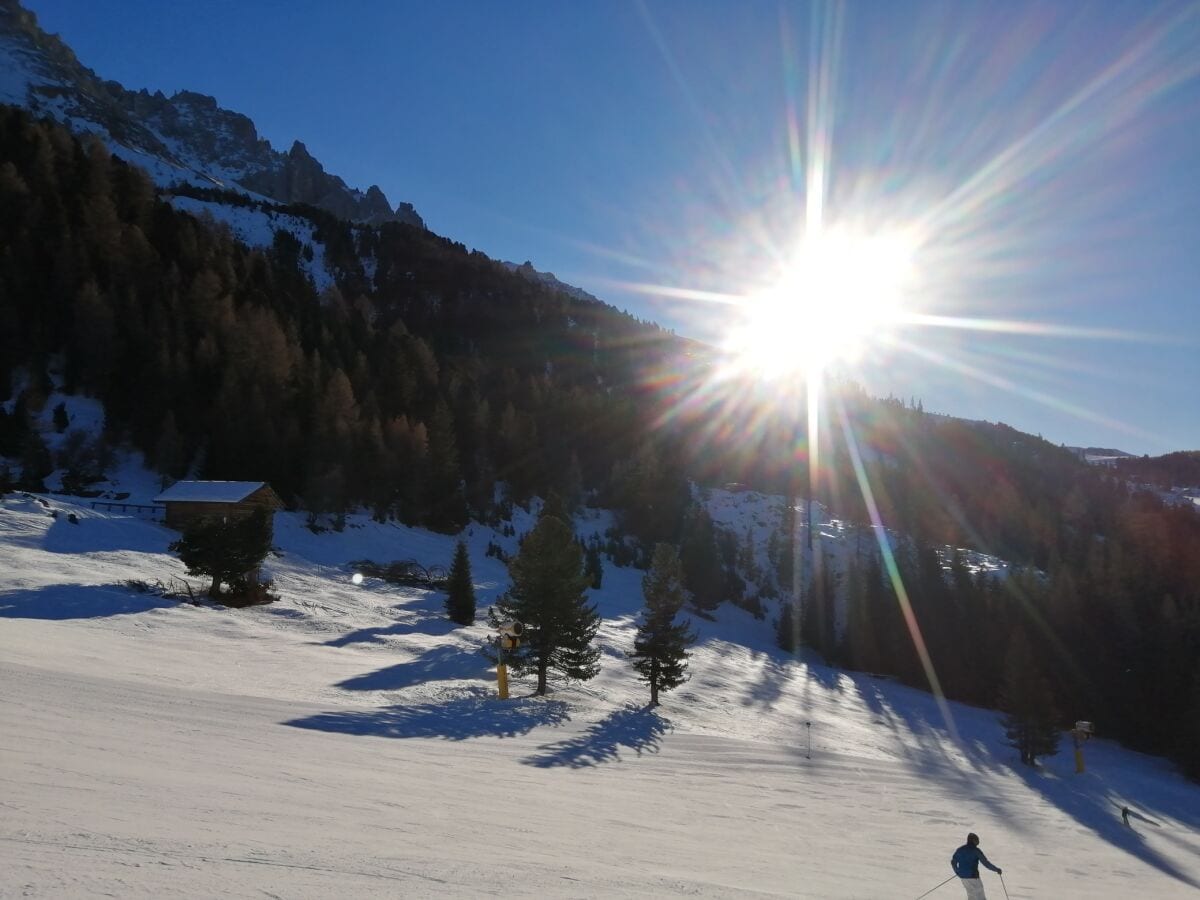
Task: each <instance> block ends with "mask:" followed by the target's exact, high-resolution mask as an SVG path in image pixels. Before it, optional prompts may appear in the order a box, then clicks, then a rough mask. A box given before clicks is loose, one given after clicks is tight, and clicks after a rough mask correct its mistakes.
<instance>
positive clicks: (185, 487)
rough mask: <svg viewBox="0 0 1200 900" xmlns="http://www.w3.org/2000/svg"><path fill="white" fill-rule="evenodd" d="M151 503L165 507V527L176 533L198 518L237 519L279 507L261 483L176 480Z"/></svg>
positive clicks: (280, 506) (272, 492) (273, 493)
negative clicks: (174, 530) (257, 511)
mask: <svg viewBox="0 0 1200 900" xmlns="http://www.w3.org/2000/svg"><path fill="white" fill-rule="evenodd" d="M154 502H155V503H158V504H161V505H162V506H164V507H165V511H166V516H165V521H166V523H167V526H168V527H169V528H174V529H176V530H177V531H183V530H184V529H185V528H187V526H188V525H189V524H191V523H192V522H195V521H197V520H198V519H231V518H241V517H243V516H248V515H250V514H251V513H253V512H254V511H255V510H256V509H266V510H267V511H268V512H274V511H275V510H277V509H282V508H283V501H282V500H280V499H279V496H278V495H277V494H276V493H275V492H274V491H273V490H271V486H270V485H269V484H267V483H266V482H265V481H177V482H175V483H174V484H173V485H171V486H170V487H169V488H167V489H166V490H165V491H163V492H162V493H161V494H159V495H158V496H157V497H155V498H154Z"/></svg>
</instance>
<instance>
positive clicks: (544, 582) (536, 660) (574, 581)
mask: <svg viewBox="0 0 1200 900" xmlns="http://www.w3.org/2000/svg"><path fill="white" fill-rule="evenodd" d="M508 569H509V573H510V574H511V576H512V587H511V588H510V589H509V590H508V592H507V593H506V594H504V595H503V596H502V597H500V599H499V600H497V602H496V606H495V607H494V608H493V609H491V610H489V611H488V621H489V623H490V624H491V625H492V627H493V628H495V627H497V626H499V624H500V623H501V622H503V621H506V620H515V621H518V622H521V623H522V624H524V626H525V633H524V635H523V636H522V638H521V644H522V645H521V647H520V648H519V649H517V650H515V651H513V652H511V653H506V654H505V659H506V661H507V662H508V664H509V665H510V666H511V668H512V669H513V671H514V673H516V674H521V673H522V672H525V671H530V670H532V671H535V672H537V693H538V694H539V695H543V694H545V693H546V676H547V673H548V672H549V671H550V670H551V669H553V670H555V671H557V672H560V673H561V674H563V675H565V676H566V677H567V678H573V679H576V680H579V681H587V680H588V679H590V678H592V677H594V676H595V674H596V673H597V672H598V671H599V670H600V667H599V665H598V664H597V662H598V660H599V659H600V651H599V649H597V648H596V647H593V646H592V639H593V638H594V637H595V635H596V629H597V628H599V627H600V617H599V616H598V615H597V614H596V610H595V608H594V607H592V606H589V605H588V603H587V597H586V595H585V593H584V592H585V591H586V590H587V586H588V577H587V575H586V574H585V573H584V571H583V552H582V551H581V550H580V549H579V544H578V543H577V542H576V541H575V536H574V535H573V534H572V533H571V529H570V527H569V526H568V525H567V524H566V523H565V522H563V521H562V520H561V519H558V518H555V517H553V516H543V517H542V518H541V519H540V520H539V521H538V524H537V526H536V527H535V528H534V529H533V530H532V531H531V532H529V534H528V535H526V536H525V540H524V541H523V543H522V544H521V550H520V552H519V553H518V554H517V555H516V556H515V557H514V558H513V560H512V562H510V563H509V567H508Z"/></svg>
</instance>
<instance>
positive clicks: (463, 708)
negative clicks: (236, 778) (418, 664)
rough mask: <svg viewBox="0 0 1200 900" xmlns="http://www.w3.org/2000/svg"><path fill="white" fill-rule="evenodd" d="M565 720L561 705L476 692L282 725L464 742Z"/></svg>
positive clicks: (564, 707) (564, 708) (514, 734)
mask: <svg viewBox="0 0 1200 900" xmlns="http://www.w3.org/2000/svg"><path fill="white" fill-rule="evenodd" d="M568 719H570V716H569V715H568V713H567V704H566V703H565V702H563V701H562V700H545V699H542V698H538V697H518V698H514V699H511V700H500V699H498V698H497V697H496V696H495V694H493V693H492V691H491V690H490V689H487V690H485V689H483V688H480V689H478V690H474V691H472V692H470V693H469V694H468V695H466V696H461V697H457V698H453V699H449V700H445V701H441V702H436V703H416V704H397V705H395V706H387V707H383V708H381V709H364V710H357V709H356V710H339V711H337V712H326V713H317V714H316V715H313V716H306V717H304V718H302V719H292V720H291V721H288V722H284V723H283V724H284V725H290V726H292V727H293V728H309V729H313V730H316V731H331V732H334V733H336V734H351V735H361V736H370V737H389V738H442V739H444V740H448V741H465V740H467V739H469V738H477V737H517V736H518V735H522V734H527V733H528V732H530V731H532V730H533V729H534V728H537V727H538V726H541V725H560V724H562V723H563V722H565V721H567V720H568Z"/></svg>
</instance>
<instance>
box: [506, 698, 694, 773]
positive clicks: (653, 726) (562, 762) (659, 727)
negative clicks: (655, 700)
mask: <svg viewBox="0 0 1200 900" xmlns="http://www.w3.org/2000/svg"><path fill="white" fill-rule="evenodd" d="M670 727H671V726H670V723H669V722H668V721H667V720H666V719H664V718H663V717H662V716H660V715H659V714H658V713H657V712H655V711H654V710H653V709H650V708H648V707H643V706H633V705H629V706H625V707H623V708H622V709H618V710H616V711H614V712H613V713H612V714H610V715H609V716H608V718H606V719H603V720H601V721H599V722H597V723H596V724H595V725H593V726H591V727H590V728H589V729H588V730H587V731H586V732H584V733H583V734H581V735H579V736H578V737H573V738H568V739H567V740H565V741H557V742H556V743H553V744H545V745H544V746H542V747H540V748H539V749H540V750H541V751H542V752H541V753H535V754H534V755H533V756H528V757H526V758H525V759H523V760H521V761H522V762H523V763H525V764H526V765H530V766H539V767H541V768H551V767H554V766H569V767H570V768H572V769H582V768H586V767H588V766H597V765H600V763H606V762H618V761H620V759H621V750H622V749H623V748H625V749H629V750H632V751H633V752H635V753H636V754H637V755H638V756H641V755H642V754H643V753H657V752H658V747H659V744H660V743H661V738H662V736H663V735H664V734H665V733H666V732H667V731H668V730H670Z"/></svg>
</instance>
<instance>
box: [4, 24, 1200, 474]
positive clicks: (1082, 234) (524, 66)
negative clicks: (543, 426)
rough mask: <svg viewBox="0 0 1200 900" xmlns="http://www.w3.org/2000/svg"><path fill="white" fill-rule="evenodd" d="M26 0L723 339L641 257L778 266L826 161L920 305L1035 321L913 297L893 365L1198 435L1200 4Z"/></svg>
mask: <svg viewBox="0 0 1200 900" xmlns="http://www.w3.org/2000/svg"><path fill="white" fill-rule="evenodd" d="M25 3H26V5H27V6H28V7H29V8H31V9H32V10H33V11H34V12H36V13H37V15H38V18H39V21H40V22H41V24H42V26H43V27H44V28H45V29H46V30H48V31H51V32H57V33H59V34H60V35H62V37H63V38H64V39H65V40H66V41H67V43H68V44H69V45H70V46H71V47H72V48H73V49H74V50H75V51H76V53H77V55H78V56H79V58H80V59H81V60H82V61H83V62H84V64H85V65H88V66H90V67H91V68H93V69H95V70H96V71H97V72H98V73H99V74H100V75H101V76H102V77H105V78H111V79H115V80H117V81H120V82H121V83H122V84H124V85H125V86H126V87H129V88H134V89H136V88H140V87H146V88H149V89H151V90H154V89H160V90H162V91H164V92H165V93H168V94H169V93H171V92H173V91H175V90H179V89H190V90H196V91H200V92H202V93H206V94H211V95H213V96H215V97H216V98H217V100H218V102H219V103H220V104H221V105H222V106H225V107H227V108H230V109H234V110H237V111H239V112H243V113H245V114H247V115H249V116H250V117H251V118H252V119H253V120H254V121H255V123H256V125H257V126H258V129H259V132H260V134H261V135H263V136H264V137H266V138H267V139H269V140H270V141H271V142H272V144H274V145H275V146H276V147H277V148H278V149H284V150H286V149H287V148H288V146H290V144H291V142H292V141H293V140H294V139H300V140H303V141H304V143H305V144H306V145H307V146H308V148H309V150H310V151H311V152H312V153H313V155H314V156H316V157H317V158H318V159H319V160H321V162H322V163H323V164H324V165H325V167H326V169H327V170H329V171H331V172H334V173H336V174H339V175H341V176H342V177H343V178H344V179H345V180H346V181H347V182H349V183H350V184H352V185H355V186H359V187H364V188H365V187H366V186H367V185H369V184H372V183H377V184H379V185H380V187H382V188H383V190H384V191H385V193H386V194H387V195H388V197H389V199H390V200H391V201H392V202H393V203H396V202H398V201H401V200H406V201H409V202H412V203H413V204H414V205H415V207H416V208H417V210H418V212H419V213H420V214H421V215H422V216H423V217H424V218H425V220H426V223H427V224H428V225H429V227H430V228H432V229H433V230H434V231H437V232H438V233H441V234H444V235H447V236H449V237H452V238H454V239H456V240H459V241H462V242H463V243H465V244H467V245H468V246H469V247H473V248H478V249H480V250H483V251H484V252H485V253H487V254H489V255H491V256H493V257H496V258H499V259H507V260H513V261H517V262H520V261H524V260H526V259H528V260H531V261H532V262H533V263H534V265H535V266H537V267H538V268H539V269H542V270H549V271H553V272H554V273H555V274H557V275H558V276H559V277H560V278H562V279H563V280H564V281H567V282H570V283H573V284H578V285H580V286H581V287H584V288H585V289H587V290H590V291H591V292H592V293H594V294H596V295H597V296H599V297H601V298H602V299H605V300H608V301H610V302H612V303H614V304H616V305H618V306H621V307H623V308H626V309H629V310H630V311H631V312H633V313H634V314H636V315H638V316H639V317H641V318H647V319H654V320H656V321H659V322H662V323H663V324H665V325H667V326H668V327H672V328H674V329H675V330H676V331H678V332H680V333H683V334H688V335H693V336H696V337H701V338H705V339H719V336H720V335H721V334H722V333H723V332H724V330H725V329H727V328H728V327H729V324H730V321H731V307H729V306H728V305H724V304H714V303H710V302H698V301H694V300H689V301H684V300H679V299H668V298H666V297H664V296H662V295H661V293H656V292H655V291H654V290H653V287H654V286H665V287H667V288H685V289H692V290H697V291H704V292H716V293H719V294H741V293H745V292H747V291H752V290H754V289H756V288H761V287H763V286H764V285H765V284H767V283H768V282H769V281H770V279H771V277H772V274H771V273H773V272H775V271H776V270H777V269H778V266H779V261H780V259H783V258H787V256H788V253H789V248H791V247H793V246H794V245H795V243H796V241H797V238H798V236H799V235H800V234H802V233H803V229H804V223H805V221H806V215H807V213H806V199H807V197H808V196H809V194H810V193H815V192H812V191H811V189H810V187H809V186H810V185H811V184H812V183H813V182H812V181H811V178H810V176H811V174H812V172H813V164H814V162H815V161H817V160H819V159H825V160H826V163H827V165H826V172H827V178H826V181H825V183H826V185H827V189H826V192H825V194H824V198H825V200H824V209H825V218H826V221H827V222H830V223H845V224H847V225H848V227H853V228H854V229H858V230H859V231H861V232H864V233H869V234H877V233H880V234H882V233H887V232H888V231H889V230H894V229H903V230H905V232H906V233H910V234H916V235H917V236H918V241H917V249H916V250H915V251H914V256H913V266H914V270H915V271H916V273H917V276H916V281H917V282H918V284H917V285H916V287H914V288H913V296H912V297H911V298H910V299H909V305H910V306H911V307H913V308H914V309H915V310H918V311H920V312H922V313H925V314H928V315H934V316H942V317H948V318H953V319H955V320H962V319H966V320H971V321H972V322H974V323H975V325H976V326H978V325H979V323H980V321H981V320H982V321H986V322H993V321H996V320H1002V321H1004V322H1007V323H1017V325H1018V326H1019V330H1017V331H1014V326H1012V325H1011V324H1010V325H1008V326H1005V327H1004V328H1002V329H1000V330H994V329H984V328H980V327H973V328H971V329H956V328H942V327H938V328H930V327H926V326H921V327H918V326H911V327H909V328H907V329H905V330H904V331H903V332H902V333H900V334H898V335H894V336H893V339H892V340H891V342H890V343H888V344H886V345H880V346H878V347H875V348H874V349H872V350H871V351H870V352H869V353H868V354H867V357H866V358H865V359H864V361H862V362H860V363H859V364H858V365H857V366H856V367H855V370H856V374H857V375H858V376H859V377H860V378H861V379H862V380H864V381H865V382H866V383H867V385H868V387H869V388H870V389H871V390H872V391H873V392H874V393H878V394H887V393H894V394H896V395H898V396H901V397H905V398H907V397H919V398H921V399H922V401H923V403H924V405H925V407H926V409H929V410H934V411H938V412H945V413H949V414H953V415H960V416H966V417H970V418H983V419H989V420H993V421H1003V422H1007V423H1008V424H1010V425H1013V426H1014V427H1017V428H1020V429H1022V430H1024V431H1030V432H1033V433H1038V434H1042V435H1043V436H1045V437H1046V438H1047V439H1049V440H1052V441H1055V442H1059V443H1067V444H1088V445H1099V446H1113V447H1119V448H1122V449H1126V450H1129V451H1131V452H1137V453H1161V452H1167V451H1170V450H1176V449H1200V297H1198V290H1197V287H1198V285H1200V177H1197V168H1198V165H1200V5H1197V4H1195V3H1186V4H1185V3H1166V4H1150V3H1144V2H1119V0H1105V2H1098V3H1083V2H1062V3H1040V4H1029V5H1025V4H1020V3H1015V2H1010V3H1003V4H1000V3H992V2H980V3H973V2H965V0H955V2H946V3H940V2H937V3H935V2H931V3H892V2H885V0H878V2H868V0H863V2H850V3H846V4H841V5H837V4H830V3H821V4H815V5H810V4H799V3H779V2H758V0H744V2H737V3H735V2H732V0H730V2H705V0H671V2H656V0H646V2H626V0H606V2H599V0H597V2H566V0H563V2H555V3H550V2H517V3H495V2H478V3H452V2H446V3H423V2H354V0H346V2H339V3H336V4H335V3H316V2H292V3H284V2H253V0H246V2H226V0H209V2H202V3H191V4H184V3H162V2H157V0H150V2H148V0H120V2H117V0H25ZM818 137H822V138H823V140H820V141H818V140H817V138H818ZM636 286H641V287H636ZM1030 331H1032V332H1041V333H1033V334H1031V333H1024V332H1030Z"/></svg>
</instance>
